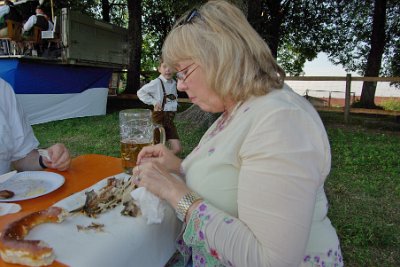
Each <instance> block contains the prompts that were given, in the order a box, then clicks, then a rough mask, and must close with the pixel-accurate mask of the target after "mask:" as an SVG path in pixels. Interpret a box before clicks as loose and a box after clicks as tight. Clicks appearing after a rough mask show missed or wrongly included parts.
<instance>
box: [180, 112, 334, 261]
mask: <svg viewBox="0 0 400 267" xmlns="http://www.w3.org/2000/svg"><path fill="white" fill-rule="evenodd" d="M323 131H324V129H320V128H319V127H318V126H317V125H316V124H313V123H310V120H309V118H308V117H307V114H304V113H301V112H298V111H297V112H296V111H293V112H292V111H287V110H286V111H285V112H282V113H280V114H273V115H272V116H270V117H269V118H264V120H262V121H260V122H259V123H258V125H257V126H256V127H254V128H253V129H251V131H250V133H249V135H248V136H247V137H246V140H245V142H244V144H243V146H242V149H241V151H240V158H241V162H242V164H241V167H240V173H239V184H238V200H237V201H238V212H239V218H234V217H232V216H229V215H228V214H226V213H224V212H223V211H221V210H218V209H217V208H215V207H213V206H212V205H211V204H209V203H207V201H205V202H200V203H197V204H195V205H194V207H192V208H191V209H190V210H189V214H188V216H187V218H188V224H187V227H186V230H185V233H184V240H185V242H186V243H187V244H188V245H189V246H193V247H197V248H199V247H200V251H204V252H206V253H208V254H209V255H213V259H214V260H215V261H217V262H218V261H219V262H220V263H223V264H226V265H228V263H229V262H230V263H232V264H233V265H234V266H298V265H299V263H300V260H301V259H302V257H303V256H304V251H305V247H306V244H307V241H308V236H309V231H310V227H311V219H312V215H313V210H314V205H315V195H316V191H317V189H318V188H319V187H320V186H321V183H322V180H323V179H324V178H325V177H323V178H321V176H322V175H321V174H322V173H324V171H325V170H324V168H325V166H326V165H328V166H329V164H327V162H329V158H328V157H329V153H326V154H325V152H326V147H325V144H326V143H325V142H324V141H323V139H324V138H323V137H324V134H323ZM262 137H263V138H262ZM266 137H268V138H266ZM228 266H229V265H228Z"/></svg>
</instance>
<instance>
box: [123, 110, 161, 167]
mask: <svg viewBox="0 0 400 267" xmlns="http://www.w3.org/2000/svg"><path fill="white" fill-rule="evenodd" d="M119 130H120V143H121V158H122V167H123V169H124V172H125V173H127V174H132V169H133V168H134V167H135V166H136V161H137V156H138V154H139V152H140V150H141V149H142V148H143V147H145V146H148V145H152V144H154V135H155V133H157V132H159V133H160V134H159V139H160V143H162V144H165V130H164V128H163V127H162V126H161V125H158V124H154V123H153V121H152V119H151V110H150V109H126V110H122V111H120V112H119Z"/></svg>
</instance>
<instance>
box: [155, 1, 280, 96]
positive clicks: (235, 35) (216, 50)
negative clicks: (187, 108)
mask: <svg viewBox="0 0 400 267" xmlns="http://www.w3.org/2000/svg"><path fill="white" fill-rule="evenodd" d="M192 12H193V11H192ZM197 12H198V13H197V14H196V13H195V14H194V16H192V18H191V20H190V21H186V20H187V14H186V15H185V16H183V17H182V18H181V19H180V20H178V21H177V23H176V24H175V26H174V28H173V29H172V31H171V32H170V33H169V34H168V36H167V38H166V40H165V42H164V45H163V50H162V55H163V56H162V57H163V59H164V60H165V62H166V63H167V64H168V65H170V66H173V67H175V68H176V66H177V64H178V62H180V61H184V60H192V61H194V62H195V63H197V64H199V65H200V66H201V67H203V69H204V70H205V75H206V80H207V84H208V86H209V87H210V88H212V89H213V90H214V91H215V92H216V93H217V94H218V95H219V96H220V97H221V98H223V99H225V98H228V97H229V98H231V99H232V100H234V101H243V100H246V99H248V98H249V97H250V96H260V95H265V94H267V93H268V92H269V91H271V90H272V89H273V88H276V89H278V88H282V86H283V81H284V78H285V72H284V70H283V69H282V68H281V67H280V66H279V65H278V64H277V62H276V60H275V59H274V57H273V56H272V54H271V51H270V49H269V47H268V45H267V44H266V43H265V41H264V40H263V39H262V38H261V37H260V36H259V35H258V33H257V32H256V31H255V30H254V29H253V28H252V27H251V26H250V24H249V23H248V21H247V19H246V17H245V16H244V14H243V13H242V12H241V11H240V10H239V9H238V8H237V7H236V6H234V5H233V4H230V3H228V2H226V1H209V2H207V3H206V4H204V5H203V6H201V7H200V8H199V9H198V11H197ZM189 14H190V13H189ZM192 15H193V14H192Z"/></svg>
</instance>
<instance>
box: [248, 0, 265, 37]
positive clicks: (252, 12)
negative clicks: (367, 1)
mask: <svg viewBox="0 0 400 267" xmlns="http://www.w3.org/2000/svg"><path fill="white" fill-rule="evenodd" d="M261 19H262V17H261V0H248V1H247V20H248V21H249V23H250V24H251V26H253V28H254V29H255V30H256V32H261V31H262V27H263V25H262V21H261Z"/></svg>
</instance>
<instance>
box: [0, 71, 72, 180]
mask: <svg viewBox="0 0 400 267" xmlns="http://www.w3.org/2000/svg"><path fill="white" fill-rule="evenodd" d="M38 146H39V142H38V140H37V139H36V137H35V135H34V133H33V129H32V127H31V126H30V125H29V123H28V122H27V120H26V118H25V116H24V113H23V110H22V108H21V106H20V105H19V104H18V102H17V99H16V96H15V93H14V90H13V89H12V87H11V86H10V84H8V83H7V82H6V81H5V80H3V79H1V78H0V174H4V173H6V172H9V171H11V170H12V169H15V170H17V171H33V170H43V169H44V168H51V169H56V170H59V171H65V170H67V169H68V168H69V166H70V163H71V157H70V154H69V151H68V149H67V148H66V147H65V145H64V144H60V143H57V144H54V145H52V146H50V147H49V148H47V151H48V154H49V157H50V159H47V158H46V157H42V156H40V155H39V152H38V150H37V148H38Z"/></svg>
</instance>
